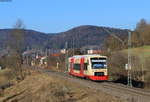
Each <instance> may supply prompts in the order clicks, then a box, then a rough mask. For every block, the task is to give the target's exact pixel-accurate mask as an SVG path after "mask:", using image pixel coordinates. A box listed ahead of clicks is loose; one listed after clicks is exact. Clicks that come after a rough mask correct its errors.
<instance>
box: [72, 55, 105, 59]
mask: <svg viewBox="0 0 150 102" xmlns="http://www.w3.org/2000/svg"><path fill="white" fill-rule="evenodd" d="M82 57H104V58H107V57H106V56H102V55H98V54H92V55H74V56H72V57H70V58H82Z"/></svg>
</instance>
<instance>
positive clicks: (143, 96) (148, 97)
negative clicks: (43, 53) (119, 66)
mask: <svg viewBox="0 0 150 102" xmlns="http://www.w3.org/2000/svg"><path fill="white" fill-rule="evenodd" d="M36 69H38V70H39V71H41V72H43V73H46V74H48V75H52V76H57V77H60V78H63V79H65V80H68V81H71V82H74V83H78V84H80V85H83V86H85V87H89V88H91V89H94V90H96V91H102V92H105V93H107V94H110V95H112V96H115V97H117V98H120V99H123V100H126V101H127V102H150V92H149V91H145V90H143V89H139V88H134V87H127V86H126V85H122V84H117V83H112V82H94V81H90V80H83V79H81V78H77V77H73V76H71V75H69V74H67V73H61V72H55V71H51V70H48V69H39V68H36Z"/></svg>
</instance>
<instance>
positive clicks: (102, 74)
mask: <svg viewBox="0 0 150 102" xmlns="http://www.w3.org/2000/svg"><path fill="white" fill-rule="evenodd" d="M68 60H69V65H68V72H69V74H71V75H73V76H78V77H83V78H88V79H91V80H95V81H105V80H108V71H107V57H106V56H101V55H76V56H72V57H70V58H69V59H68Z"/></svg>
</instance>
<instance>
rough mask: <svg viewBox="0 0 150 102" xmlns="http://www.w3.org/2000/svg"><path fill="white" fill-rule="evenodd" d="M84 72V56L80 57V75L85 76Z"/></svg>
mask: <svg viewBox="0 0 150 102" xmlns="http://www.w3.org/2000/svg"><path fill="white" fill-rule="evenodd" d="M83 72H84V58H81V59H80V75H81V76H84V74H83Z"/></svg>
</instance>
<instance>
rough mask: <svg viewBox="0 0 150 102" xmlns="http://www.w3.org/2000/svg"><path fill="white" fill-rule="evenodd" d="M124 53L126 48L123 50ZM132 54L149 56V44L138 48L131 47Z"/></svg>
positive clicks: (126, 51)
mask: <svg viewBox="0 0 150 102" xmlns="http://www.w3.org/2000/svg"><path fill="white" fill-rule="evenodd" d="M123 52H124V53H126V54H127V53H128V50H127V49H126V50H123ZM131 53H132V55H135V56H139V57H144V58H146V57H150V46H143V47H139V48H132V49H131Z"/></svg>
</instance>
